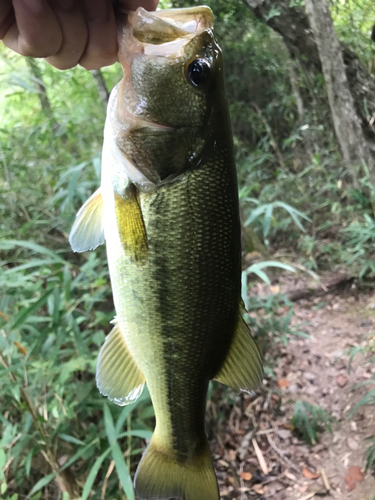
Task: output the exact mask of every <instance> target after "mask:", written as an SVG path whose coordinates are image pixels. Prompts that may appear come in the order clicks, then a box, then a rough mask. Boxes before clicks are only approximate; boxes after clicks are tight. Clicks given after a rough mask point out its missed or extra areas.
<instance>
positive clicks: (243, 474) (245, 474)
mask: <svg viewBox="0 0 375 500" xmlns="http://www.w3.org/2000/svg"><path fill="white" fill-rule="evenodd" d="M240 476H241V477H242V479H243V480H244V481H250V479H252V477H253V475H252V473H251V472H240Z"/></svg>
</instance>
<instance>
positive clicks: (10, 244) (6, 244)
mask: <svg viewBox="0 0 375 500" xmlns="http://www.w3.org/2000/svg"><path fill="white" fill-rule="evenodd" d="M16 247H22V248H27V249H29V250H32V251H33V252H35V253H41V254H43V255H48V256H49V257H52V258H53V259H54V260H56V261H58V262H64V259H62V258H61V257H60V256H59V255H58V254H57V253H56V252H53V251H52V250H50V249H49V248H46V247H43V246H41V245H38V244H37V243H33V242H32V241H23V240H1V241H0V249H1V250H13V249H14V248H16Z"/></svg>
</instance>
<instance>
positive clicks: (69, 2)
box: [56, 0, 75, 10]
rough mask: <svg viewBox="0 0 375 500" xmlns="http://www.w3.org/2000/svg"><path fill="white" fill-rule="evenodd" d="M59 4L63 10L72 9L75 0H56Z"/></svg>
mask: <svg viewBox="0 0 375 500" xmlns="http://www.w3.org/2000/svg"><path fill="white" fill-rule="evenodd" d="M56 3H57V6H58V7H59V8H60V9H62V10H70V9H72V8H73V6H74V3H75V2H74V0H56Z"/></svg>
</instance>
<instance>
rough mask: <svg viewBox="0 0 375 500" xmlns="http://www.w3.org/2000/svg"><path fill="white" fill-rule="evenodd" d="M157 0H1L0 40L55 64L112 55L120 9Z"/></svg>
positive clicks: (94, 63) (91, 64)
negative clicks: (115, 0)
mask: <svg viewBox="0 0 375 500" xmlns="http://www.w3.org/2000/svg"><path fill="white" fill-rule="evenodd" d="M157 4H158V0H119V1H117V2H114V1H111V0H95V1H92V0H82V1H77V0H49V1H47V0H1V2H0V40H3V42H4V44H5V45H6V46H7V47H9V48H10V49H12V50H14V51H15V52H17V53H19V54H21V55H23V56H31V57H44V58H45V59H46V61H47V62H48V63H50V64H51V65H52V66H55V67H56V68H58V69H69V68H73V67H74V66H76V65H77V64H80V65H81V66H83V67H84V68H86V69H89V70H91V69H97V68H101V67H102V66H109V65H111V64H113V63H114V62H116V61H117V52H118V46H117V29H116V21H117V18H118V15H119V14H120V15H121V12H122V11H124V10H125V11H126V10H136V9H137V8H138V7H144V8H145V9H147V10H154V9H156V7H157Z"/></svg>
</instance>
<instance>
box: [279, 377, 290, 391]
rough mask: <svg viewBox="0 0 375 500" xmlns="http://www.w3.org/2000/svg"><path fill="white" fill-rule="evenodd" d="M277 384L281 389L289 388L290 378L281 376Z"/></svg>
mask: <svg viewBox="0 0 375 500" xmlns="http://www.w3.org/2000/svg"><path fill="white" fill-rule="evenodd" d="M277 385H278V386H279V387H280V389H288V387H289V380H288V379H286V378H281V379H279V380H278V381H277Z"/></svg>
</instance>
